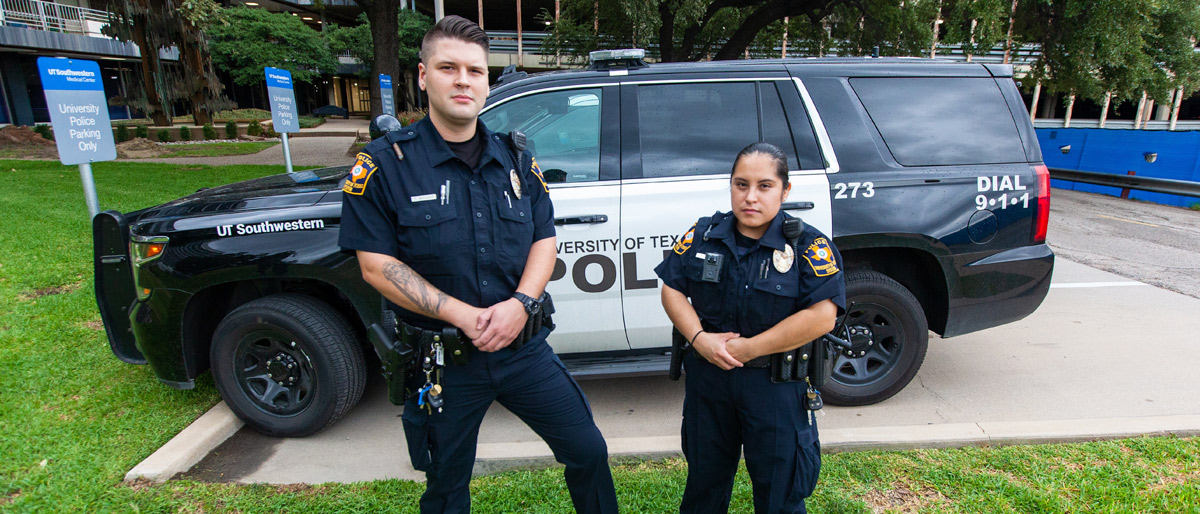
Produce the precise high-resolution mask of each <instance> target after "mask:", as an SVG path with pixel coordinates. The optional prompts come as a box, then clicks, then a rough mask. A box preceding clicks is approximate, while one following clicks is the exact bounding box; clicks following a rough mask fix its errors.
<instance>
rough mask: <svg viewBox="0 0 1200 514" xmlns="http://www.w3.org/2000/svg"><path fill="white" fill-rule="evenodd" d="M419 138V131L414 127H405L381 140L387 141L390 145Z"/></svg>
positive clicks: (389, 133)
mask: <svg viewBox="0 0 1200 514" xmlns="http://www.w3.org/2000/svg"><path fill="white" fill-rule="evenodd" d="M416 137H417V131H416V130H413V128H412V126H408V127H404V128H402V129H400V130H393V131H391V132H388V133H387V135H386V136H384V137H383V138H381V139H387V141H388V143H399V142H401V141H409V140H412V139H414V138H416Z"/></svg>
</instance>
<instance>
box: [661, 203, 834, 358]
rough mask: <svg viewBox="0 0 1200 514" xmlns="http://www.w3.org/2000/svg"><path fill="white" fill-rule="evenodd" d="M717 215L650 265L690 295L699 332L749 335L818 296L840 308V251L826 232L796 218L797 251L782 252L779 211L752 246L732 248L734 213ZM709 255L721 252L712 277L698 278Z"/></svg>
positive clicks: (668, 282)
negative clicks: (799, 224)
mask: <svg viewBox="0 0 1200 514" xmlns="http://www.w3.org/2000/svg"><path fill="white" fill-rule="evenodd" d="M718 215H721V216H723V218H722V219H721V221H720V222H719V223H717V224H716V225H715V226H712V227H711V230H709V226H708V225H706V226H703V227H702V226H699V224H697V225H696V226H693V227H692V229H691V230H689V231H688V232H687V233H686V234H684V236H683V238H682V239H681V240H680V241H679V242H678V243H677V244H676V245H675V247H674V248H673V251H672V252H670V253H669V254H668V255H667V258H666V259H664V260H663V262H662V263H660V264H659V265H658V266H657V267H656V268H654V272H655V273H657V274H658V276H659V278H661V279H662V281H663V284H665V285H668V286H670V287H671V288H672V289H675V290H676V291H679V292H681V293H683V294H684V295H685V296H687V297H688V298H690V299H691V301H692V307H693V308H694V309H695V310H696V314H697V315H698V316H699V317H700V321H701V322H702V324H703V326H704V329H705V331H709V332H735V333H738V334H741V336H742V337H754V336H756V335H758V334H760V333H762V332H765V331H766V330H768V329H770V328H771V327H773V326H775V325H776V324H777V323H779V322H780V321H782V320H783V319H784V318H787V317H788V316H791V315H792V314H794V313H796V312H799V311H801V310H804V309H806V308H808V307H811V306H813V305H815V304H817V303H820V302H821V301H824V300H832V301H833V303H834V304H836V305H837V307H838V314H839V315H840V314H841V313H842V312H843V311H845V308H846V286H845V282H844V280H843V278H842V271H841V266H842V256H841V254H840V253H838V251H837V248H835V247H834V246H833V243H832V242H831V241H830V240H829V238H828V237H826V236H825V235H824V234H822V233H821V232H820V231H818V230H816V229H814V228H812V227H810V226H808V225H807V224H802V226H803V227H804V230H803V232H802V233H801V235H800V238H799V240H798V241H797V247H798V248H797V250H798V252H799V255H796V254H795V253H796V252H794V251H793V252H788V250H787V246H788V243H787V239H786V238H784V236H783V216H784V213H783V211H780V212H779V214H777V215H776V216H775V219H774V220H772V221H771V225H770V227H768V228H767V231H766V233H764V234H763V237H762V238H760V239H759V240H758V242H757V243H756V244H754V245H752V246H751V247H750V248H749V249H748V250H747V249H742V250H741V251H739V249H738V247H737V237H736V233H737V227H736V223H737V219H736V218H735V217H734V216H733V215H732V214H730V213H724V214H720V213H718ZM714 216H716V215H714ZM706 231H707V240H705V237H706V236H705V232H706ZM710 253H719V254H721V255H724V256H725V257H724V264H723V265H722V266H721V272H720V275H719V277H718V281H717V282H708V281H705V280H703V271H704V261H705V259H704V257H705V256H706V255H708V254H710ZM777 254H778V256H779V257H778V258H777V257H776V255H777ZM788 255H791V258H790V265H786V267H785V264H786V263H788V262H789V259H788V258H787V256H788ZM777 263H778V265H777Z"/></svg>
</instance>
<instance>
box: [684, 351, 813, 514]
mask: <svg viewBox="0 0 1200 514" xmlns="http://www.w3.org/2000/svg"><path fill="white" fill-rule="evenodd" d="M684 366H685V369H686V371H687V383H686V386H685V396H684V402H683V430H682V439H683V454H684V457H686V458H687V463H688V476H687V486H686V488H685V489H684V492H683V501H682V502H681V503H680V506H679V512H681V513H688V514H691V513H717V512H719V513H725V512H728V511H729V499H730V494H731V493H732V491H733V477H734V474H735V473H736V472H737V465H738V457H739V455H740V454H741V453H742V452H743V449H744V451H745V457H746V469H747V471H749V473H750V482H751V485H752V486H753V491H754V512H756V513H757V514H782V513H787V514H792V513H798V512H799V513H803V512H806V511H805V508H804V498H806V497H808V496H809V495H811V494H812V492H813V489H814V488H815V487H816V485H817V476H818V475H819V474H820V470H821V444H820V442H819V441H818V440H817V426H816V421H815V420H813V422H812V424H811V425H810V424H809V420H810V416H809V411H808V410H806V409H805V408H804V405H805V403H804V401H803V400H804V398H805V394H804V393H805V392H806V386H805V384H804V383H803V382H790V383H784V384H772V383H771V379H770V376H769V370H767V369H764V368H736V369H733V370H730V371H725V370H722V369H721V368H718V367H717V366H714V365H712V364H710V363H709V362H707V361H705V360H704V359H703V358H702V357H700V356H698V355H696V352H688V354H687V356H686V357H685V358H684Z"/></svg>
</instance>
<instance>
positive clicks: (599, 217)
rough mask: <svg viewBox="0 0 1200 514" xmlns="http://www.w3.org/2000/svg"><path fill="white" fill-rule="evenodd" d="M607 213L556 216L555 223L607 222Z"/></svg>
mask: <svg viewBox="0 0 1200 514" xmlns="http://www.w3.org/2000/svg"><path fill="white" fill-rule="evenodd" d="M607 222H608V215H607V214H581V215H579V216H565V217H562V218H554V224H555V225H580V224H584V223H607Z"/></svg>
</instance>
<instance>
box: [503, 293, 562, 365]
mask: <svg viewBox="0 0 1200 514" xmlns="http://www.w3.org/2000/svg"><path fill="white" fill-rule="evenodd" d="M538 302H540V303H541V304H542V309H541V311H539V312H538V315H537V316H529V318H528V319H526V320H525V327H524V328H522V329H521V333H520V334H517V338H516V339H514V340H513V342H512V344H510V345H508V347H509V348H512V349H514V350H518V349H520V348H521V347H522V346H525V343H528V342H529V340H530V339H533V338H534V336H536V335H538V332H541V331H542V328H548V329H550V330H554V316H553V315H554V299H553V298H551V297H550V293H547V292H544V291H543V292H542V296H541V298H538Z"/></svg>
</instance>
